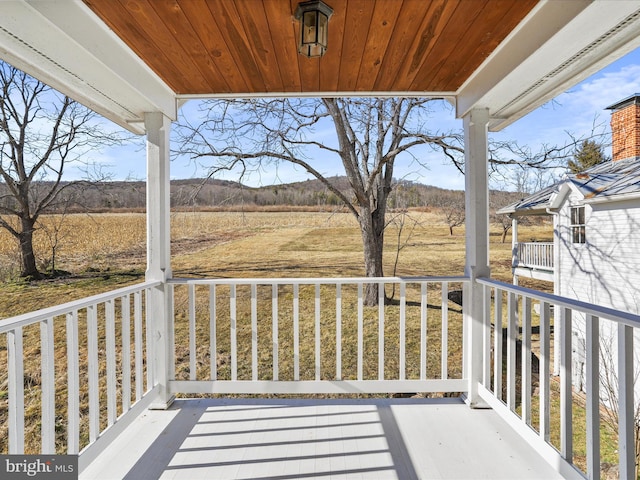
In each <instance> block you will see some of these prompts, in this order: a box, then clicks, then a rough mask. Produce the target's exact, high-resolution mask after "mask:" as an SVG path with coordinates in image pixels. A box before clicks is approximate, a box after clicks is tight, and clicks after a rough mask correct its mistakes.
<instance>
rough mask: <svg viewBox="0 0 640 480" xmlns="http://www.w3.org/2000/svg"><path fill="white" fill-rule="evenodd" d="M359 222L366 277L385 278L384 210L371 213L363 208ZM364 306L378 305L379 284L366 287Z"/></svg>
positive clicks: (370, 284) (369, 284)
mask: <svg viewBox="0 0 640 480" xmlns="http://www.w3.org/2000/svg"><path fill="white" fill-rule="evenodd" d="M380 217H382V218H380ZM359 222H360V232H361V234H362V245H363V247H364V249H363V250H364V269H365V275H366V276H367V277H382V276H384V272H383V268H382V252H383V244H384V227H385V224H384V209H376V210H373V211H371V210H370V209H369V208H367V207H362V208H361V209H360V217H359ZM364 304H365V305H367V306H375V305H378V283H367V284H366V285H365V293H364Z"/></svg>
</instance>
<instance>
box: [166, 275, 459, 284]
mask: <svg viewBox="0 0 640 480" xmlns="http://www.w3.org/2000/svg"><path fill="white" fill-rule="evenodd" d="M468 281H469V277H466V276H463V275H460V276H450V277H335V278H330V277H316V278H309V277H300V278H269V277H265V278H172V279H169V280H167V282H168V283H173V284H195V285H252V284H255V285H274V284H275V285H296V284H297V285H315V284H324V285H326V284H329V285H337V284H349V283H381V282H384V283H420V282H468Z"/></svg>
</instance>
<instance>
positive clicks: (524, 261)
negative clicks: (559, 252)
mask: <svg viewBox="0 0 640 480" xmlns="http://www.w3.org/2000/svg"><path fill="white" fill-rule="evenodd" d="M514 248H515V252H514V253H515V255H514V257H513V266H514V267H524V268H539V269H545V270H553V243H552V242H518V243H517V244H516V245H515V247H514Z"/></svg>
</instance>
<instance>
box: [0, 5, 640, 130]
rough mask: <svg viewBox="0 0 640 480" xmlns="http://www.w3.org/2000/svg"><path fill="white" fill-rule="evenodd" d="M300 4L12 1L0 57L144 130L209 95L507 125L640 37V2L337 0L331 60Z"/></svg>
mask: <svg viewBox="0 0 640 480" xmlns="http://www.w3.org/2000/svg"><path fill="white" fill-rule="evenodd" d="M297 3H298V0H163V1H156V0H65V1H56V2H52V1H47V0H11V1H6V2H2V3H0V58H2V59H4V60H6V61H8V62H10V63H12V64H13V65H15V66H16V67H18V68H21V69H23V70H24V71H26V72H27V73H30V74H31V75H33V76H35V77H37V78H40V79H41V80H43V81H45V82H47V83H49V84H50V85H52V86H53V87H55V88H57V89H58V90H60V91H62V92H63V93H65V94H67V95H69V96H71V97H73V98H75V99H76V100H78V101H81V102H82V103H84V104H86V105H87V106H89V107H91V108H93V109H94V110H96V111H98V112H99V113H101V114H103V115H104V116H106V117H107V118H110V119H112V120H114V121H115V122H117V123H119V124H120V125H123V126H125V127H127V128H129V129H130V130H132V131H137V132H140V133H142V132H143V131H144V129H143V126H142V124H141V121H142V119H143V116H144V113H145V112H153V111H161V112H163V113H164V114H166V115H167V116H169V117H170V118H175V117H176V112H177V106H178V104H179V103H180V102H181V101H183V100H185V99H189V98H194V97H199V96H209V97H211V96H219V97H220V96H230V97H233V96H250V95H255V96H282V95H290V96H303V95H314V96H318V95H419V96H438V97H448V98H450V99H451V100H452V101H455V104H456V109H457V115H458V116H462V115H464V114H465V113H467V112H468V111H469V110H470V109H472V108H487V109H489V112H490V116H491V121H490V128H491V129H494V130H497V129H500V128H502V127H504V126H506V125H508V124H509V123H511V122H513V121H514V120H516V119H518V118H520V117H521V116H523V115H524V114H526V113H527V112H529V111H531V110H533V109H535V108H536V107H538V106H539V105H541V104H542V103H544V102H546V101H547V100H549V99H551V98H553V97H554V96H556V95H557V94H559V93H561V92H562V91H564V90H566V89H568V88H570V87H571V86H573V85H575V84H576V83H577V82H579V81H580V80H582V79H583V78H585V77H586V76H588V75H589V74H591V73H593V72H595V71H596V70H598V69H599V68H602V67H603V66H605V65H606V64H608V63H611V62H612V61H614V60H616V59H617V58H619V57H620V56H622V55H624V54H625V53H627V52H629V51H631V50H632V49H633V48H636V47H637V46H639V45H640V0H619V1H617V2H615V8H613V7H612V4H611V3H610V2H606V1H603V0H595V1H591V0H551V1H550V0H473V1H472V0H433V1H426V0H327V3H328V4H329V5H330V6H331V7H332V8H333V10H334V14H333V16H332V18H331V20H330V24H329V48H328V51H327V54H326V55H325V56H324V57H323V58H320V59H318V58H316V59H308V58H305V57H302V56H300V55H298V54H297V50H296V38H297V36H296V35H297V30H298V24H297V22H296V21H295V20H294V18H293V12H294V11H295V8H296V6H297Z"/></svg>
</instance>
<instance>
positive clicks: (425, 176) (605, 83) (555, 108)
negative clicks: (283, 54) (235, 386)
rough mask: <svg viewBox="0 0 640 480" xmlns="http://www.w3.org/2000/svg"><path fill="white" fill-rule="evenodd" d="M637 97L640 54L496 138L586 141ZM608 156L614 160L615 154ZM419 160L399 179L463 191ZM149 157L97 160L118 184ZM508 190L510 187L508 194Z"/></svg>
mask: <svg viewBox="0 0 640 480" xmlns="http://www.w3.org/2000/svg"><path fill="white" fill-rule="evenodd" d="M638 92H640V49H638V50H635V51H633V52H631V53H629V54H628V55H626V56H625V57H623V58H621V59H620V60H618V61H617V62H615V63H613V64H611V65H609V66H608V67H607V68H605V69H603V70H601V71H600V72H598V73H596V74H595V75H593V76H591V77H589V78H588V79H586V80H585V81H583V82H582V83H580V84H578V85H577V86H575V87H574V88H572V89H571V90H569V91H568V92H565V93H563V94H561V95H559V96H558V97H556V99H555V100H554V101H553V102H549V103H548V104H546V105H544V106H542V107H540V108H538V109H537V110H535V111H533V112H531V113H530V114H528V115H527V116H525V117H523V118H522V119H520V120H518V121H517V122H515V123H513V124H512V125H510V126H509V127H507V128H506V129H504V130H503V131H502V132H500V133H499V134H497V135H499V136H500V138H502V139H513V140H517V141H518V143H520V144H526V145H528V146H530V147H531V149H532V150H534V151H535V150H537V149H538V148H539V147H540V145H541V144H543V143H544V144H558V145H562V144H565V143H567V142H568V141H569V140H570V136H569V133H571V134H572V135H574V136H576V137H585V136H589V135H590V133H591V132H592V130H593V129H594V127H595V128H596V129H598V130H599V131H603V130H604V131H606V132H609V119H610V112H609V111H608V110H605V108H606V107H607V106H609V105H611V104H612V103H615V102H616V101H618V100H622V99H623V98H626V97H628V96H630V95H633V94H634V93H638ZM187 105H189V104H187ZM433 126H434V127H433V129H439V130H441V131H446V130H448V129H453V128H459V129H461V128H462V121H461V120H456V119H455V118H454V115H453V111H452V109H451V108H449V107H447V106H446V105H444V104H443V106H442V107H441V108H440V109H438V110H437V111H435V112H434V115H433ZM494 135H495V134H494ZM606 153H607V154H608V155H610V152H606ZM418 155H419V156H420V157H422V158H424V159H426V162H424V163H426V164H427V165H428V170H427V169H425V168H424V167H423V166H421V165H417V164H416V163H415V162H412V161H411V159H410V158H406V159H399V160H398V161H397V162H396V167H395V173H396V176H397V177H402V178H406V179H409V180H412V181H416V182H421V183H425V184H428V185H436V186H439V187H441V188H448V189H464V178H463V176H462V175H461V174H460V173H459V172H458V171H457V170H456V169H455V168H454V167H453V166H451V165H450V164H449V163H447V161H446V160H445V159H443V158H442V155H438V154H435V153H434V152H432V151H430V150H429V149H428V148H425V149H424V150H423V151H420V152H419V153H418ZM144 157H145V153H144V148H143V147H141V146H137V147H127V148H123V147H119V148H112V149H105V150H104V151H102V152H100V154H99V156H98V157H97V158H96V159H95V160H96V162H97V163H99V164H100V165H101V166H102V168H104V169H105V170H106V171H108V172H110V173H111V174H112V176H113V179H114V180H123V179H144V178H145V176H146V175H145V158H144ZM322 168H323V170H322V173H324V174H326V175H329V176H331V175H339V174H341V167H340V165H339V164H338V163H337V162H335V163H328V164H325V165H323V167H322ZM203 175H204V170H200V169H198V168H197V167H195V166H194V165H193V163H191V162H189V161H188V160H186V159H185V160H180V159H178V160H174V161H173V162H172V164H171V177H172V178H175V179H178V178H190V177H200V176H203ZM228 178H229V177H228ZM308 178H310V176H309V174H307V173H306V172H304V171H303V170H302V169H300V168H296V167H295V166H293V165H283V164H281V165H280V166H279V167H278V169H277V170H275V169H270V171H264V172H260V173H259V174H252V175H251V176H250V177H248V178H245V179H244V183H245V184H248V185H252V186H258V185H271V184H274V183H283V182H292V181H301V180H306V179H308ZM234 180H235V178H234ZM498 186H499V185H498ZM507 187H508V186H505V188H506V189H508V188H507Z"/></svg>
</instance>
